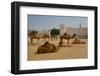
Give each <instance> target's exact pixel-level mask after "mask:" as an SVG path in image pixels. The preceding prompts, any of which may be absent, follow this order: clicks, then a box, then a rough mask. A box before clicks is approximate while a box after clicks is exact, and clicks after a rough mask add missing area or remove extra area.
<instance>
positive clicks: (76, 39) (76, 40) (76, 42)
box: [72, 38, 85, 44]
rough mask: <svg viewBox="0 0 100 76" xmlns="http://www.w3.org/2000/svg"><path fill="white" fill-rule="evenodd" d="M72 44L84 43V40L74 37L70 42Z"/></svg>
mask: <svg viewBox="0 0 100 76" xmlns="http://www.w3.org/2000/svg"><path fill="white" fill-rule="evenodd" d="M72 44H85V42H83V41H81V40H80V39H78V38H75V39H74V41H73V42H72Z"/></svg>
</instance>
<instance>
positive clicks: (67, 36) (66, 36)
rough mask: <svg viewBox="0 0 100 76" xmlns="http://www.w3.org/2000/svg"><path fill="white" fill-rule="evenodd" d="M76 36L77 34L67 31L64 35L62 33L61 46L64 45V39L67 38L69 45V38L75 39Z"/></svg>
mask: <svg viewBox="0 0 100 76" xmlns="http://www.w3.org/2000/svg"><path fill="white" fill-rule="evenodd" d="M74 37H76V34H73V35H72V36H71V35H69V34H67V33H64V35H62V36H61V37H60V42H59V46H62V43H63V39H67V46H68V44H69V40H70V39H73V38H74Z"/></svg>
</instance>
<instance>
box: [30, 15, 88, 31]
mask: <svg viewBox="0 0 100 76" xmlns="http://www.w3.org/2000/svg"><path fill="white" fill-rule="evenodd" d="M60 24H64V26H65V27H73V28H75V27H76V28H77V27H79V25H80V24H81V26H82V27H87V25H88V18H87V17H77V16H50V15H28V28H29V29H31V30H38V31H43V30H50V29H52V28H59V25H60Z"/></svg>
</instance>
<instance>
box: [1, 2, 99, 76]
mask: <svg viewBox="0 0 100 76" xmlns="http://www.w3.org/2000/svg"><path fill="white" fill-rule="evenodd" d="M12 1H14V0H1V1H0V76H14V75H13V74H11V73H10V55H11V54H10V53H11V48H10V47H11V46H10V45H11V39H10V36H11V33H10V30H11V15H10V13H11V11H10V10H11V6H10V3H11V2H12ZM16 1H17V0H16ZM21 1H30V2H45V3H59V4H74V5H90V6H98V11H99V13H100V0H21ZM98 20H100V14H99V15H98ZM98 22H99V21H98ZM99 24H100V22H99ZM99 24H98V25H99ZM98 28H99V29H100V26H98ZM99 33H100V30H99ZM98 37H99V38H98V39H99V40H98V42H99V43H100V34H99V36H98ZM99 43H98V44H99ZM99 50H100V48H99ZM98 57H99V58H100V51H99V56H98ZM99 67H100V59H99ZM31 75H33V74H27V75H25V76H31ZM76 75H77V76H88V75H89V76H94V75H95V76H99V75H100V68H99V69H98V70H85V71H70V72H59V73H58V72H56V73H42V74H34V76H76ZM21 76H23V75H21Z"/></svg>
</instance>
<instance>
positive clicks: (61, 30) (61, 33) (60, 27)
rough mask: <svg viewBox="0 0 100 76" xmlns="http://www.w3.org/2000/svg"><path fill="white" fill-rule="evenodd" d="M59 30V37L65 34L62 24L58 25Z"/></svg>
mask: <svg viewBox="0 0 100 76" xmlns="http://www.w3.org/2000/svg"><path fill="white" fill-rule="evenodd" d="M59 29H60V36H61V35H63V34H64V32H65V26H64V24H60V26H59Z"/></svg>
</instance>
